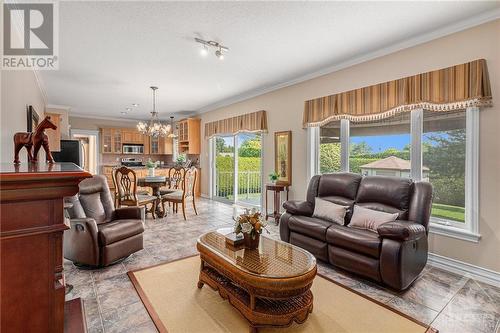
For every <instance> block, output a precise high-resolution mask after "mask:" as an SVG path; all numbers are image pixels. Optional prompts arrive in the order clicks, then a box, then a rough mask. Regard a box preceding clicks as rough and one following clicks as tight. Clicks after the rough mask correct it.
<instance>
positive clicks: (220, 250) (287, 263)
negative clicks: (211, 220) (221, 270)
mask: <svg viewBox="0 0 500 333" xmlns="http://www.w3.org/2000/svg"><path fill="white" fill-rule="evenodd" d="M198 243H200V244H201V245H203V246H205V247H206V248H208V249H210V250H211V251H212V252H213V253H214V254H216V255H218V256H220V257H222V258H223V259H225V260H227V261H229V262H230V263H231V264H233V265H235V266H236V267H238V268H239V269H241V270H243V271H245V272H247V273H250V274H253V275H258V276H262V277H267V278H287V277H295V276H300V275H303V274H306V273H307V272H309V271H311V270H312V269H313V268H314V267H315V266H316V259H315V258H314V256H313V255H312V254H310V253H309V252H307V251H305V250H303V249H301V248H299V247H297V246H293V245H291V244H288V243H285V242H282V241H278V240H274V239H271V238H268V237H266V236H263V235H261V236H260V244H259V248H258V249H255V250H248V249H245V248H244V247H237V248H235V247H232V246H230V245H227V244H226V239H225V236H224V235H222V234H220V233H218V232H216V231H214V232H209V233H207V234H204V235H202V236H201V237H200V238H199V239H198Z"/></svg>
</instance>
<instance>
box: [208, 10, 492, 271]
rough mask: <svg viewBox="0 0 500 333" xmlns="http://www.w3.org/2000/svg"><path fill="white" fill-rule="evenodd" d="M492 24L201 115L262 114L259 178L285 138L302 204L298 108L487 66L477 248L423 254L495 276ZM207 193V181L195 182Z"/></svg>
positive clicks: (442, 242) (460, 244)
mask: <svg viewBox="0 0 500 333" xmlns="http://www.w3.org/2000/svg"><path fill="white" fill-rule="evenodd" d="M499 37H500V20H496V21H494V22H490V23H487V24H484V25H481V26H478V27H475V28H472V29H468V30H465V31H462V32H459V33H456V34H453V35H450V36H447V37H443V38H440V39H437V40H434V41H431V42H428V43H425V44H422V45H419V46H415V47H412V48H409V49H406V50H403V51H399V52H396V53H393V54H390V55H387V56H383V57H380V58H378V59H375V60H371V61H368V62H365V63H362V64H359V65H356V66H352V67H350V68H346V69H344V70H341V71H338V72H335V73H331V74H328V75H325V76H322V77H319V78H316V79H312V80H309V81H306V82H303V83H300V84H296V85H293V86H290V87H287V88H283V89H280V90H276V91H274V92H271V93H267V94H264V95H261V96H257V97H255V98H251V99H249V100H246V101H243V102H240V103H236V104H233V105H230V106H227V107H223V108H220V109H218V110H215V111H212V112H208V113H205V114H203V115H201V118H202V128H204V124H205V123H206V122H208V121H213V120H217V119H222V118H227V117H230V116H233V115H238V114H243V113H248V112H254V111H258V110H266V111H267V112H268V124H269V134H267V135H265V136H264V140H265V145H264V174H265V175H267V174H268V173H269V172H271V171H272V170H273V169H274V161H273V158H274V157H273V156H274V152H273V144H272V143H273V133H274V132H276V131H282V130H292V132H293V144H292V145H293V153H292V158H293V160H292V163H293V187H292V191H291V197H292V198H297V199H302V198H304V196H305V189H306V186H307V184H306V142H307V140H306V131H305V130H303V129H302V124H301V123H302V112H303V109H304V101H305V100H308V99H312V98H315V97H320V96H325V95H330V94H333V93H338V92H342V91H346V90H351V89H355V88H360V87H364V86H367V85H371V84H376V83H380V82H384V81H389V80H394V79H398V78H401V77H405V76H409V75H414V74H418V73H422V72H427V71H430V70H434V69H439V68H444V67H448V66H452V65H456V64H460V63H464V62H468V61H471V60H474V59H479V58H485V59H486V60H487V64H488V69H489V74H490V80H491V84H492V90H493V98H494V100H495V101H496V103H495V106H494V107H492V108H487V109H484V110H482V111H481V116H480V168H479V169H480V170H479V172H480V174H479V189H480V193H479V200H480V205H479V219H480V233H481V234H482V239H481V241H480V242H479V243H478V244H475V243H471V242H467V241H461V240H458V239H453V238H449V237H444V236H438V235H431V236H430V248H431V251H432V252H434V253H436V254H439V255H443V256H446V257H450V258H454V259H457V260H461V261H465V262H468V263H471V264H474V265H477V266H481V267H484V268H488V269H491V270H495V271H497V272H500V260H499V259H498V257H499V254H500V222H499V216H500V191H499V190H500V173H499V172H498V167H499V166H500V146H499V141H498V133H499V132H500V106H499V105H500V102H499V99H500V52H499V51H500V43H498V40H499ZM207 147H208V145H207V141H206V140H204V141H203V145H202V155H201V167H202V168H204V169H205V170H208V167H209V165H208V154H207ZM201 189H202V193H204V194H208V177H203V178H202V184H201Z"/></svg>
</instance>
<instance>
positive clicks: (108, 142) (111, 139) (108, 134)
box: [101, 128, 122, 154]
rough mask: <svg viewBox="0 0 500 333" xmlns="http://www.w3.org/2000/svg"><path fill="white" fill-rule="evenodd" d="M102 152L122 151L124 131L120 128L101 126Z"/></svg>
mask: <svg viewBox="0 0 500 333" xmlns="http://www.w3.org/2000/svg"><path fill="white" fill-rule="evenodd" d="M101 153H103V154H121V153H122V131H121V129H119V128H101Z"/></svg>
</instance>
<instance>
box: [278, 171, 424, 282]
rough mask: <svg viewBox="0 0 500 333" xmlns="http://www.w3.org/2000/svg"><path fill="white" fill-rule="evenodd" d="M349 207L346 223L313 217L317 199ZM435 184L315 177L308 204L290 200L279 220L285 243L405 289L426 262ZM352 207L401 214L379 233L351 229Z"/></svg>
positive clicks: (336, 175)
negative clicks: (433, 185)
mask: <svg viewBox="0 0 500 333" xmlns="http://www.w3.org/2000/svg"><path fill="white" fill-rule="evenodd" d="M316 197H319V198H321V199H323V200H327V201H330V202H334V203H336V204H339V205H343V206H349V209H348V211H347V214H346V217H345V221H344V225H339V224H336V223H332V222H329V221H325V220H322V219H319V218H315V217H312V215H313V212H314V203H315V198H316ZM431 202H432V186H431V185H430V184H429V183H428V182H413V181H412V180H410V179H404V178H395V177H381V176H366V177H362V176H360V175H358V174H353V173H334V174H324V175H321V176H319V175H318V176H314V177H313V178H312V179H311V181H310V183H309V187H308V190H307V198H306V201H286V202H285V203H284V204H283V207H284V208H285V209H286V213H284V214H283V215H282V216H281V219H280V236H281V239H282V240H283V241H286V242H289V243H291V244H294V245H297V246H299V247H301V248H304V249H306V250H308V251H309V252H311V253H312V254H313V255H314V256H315V257H316V258H318V259H319V260H322V261H325V262H328V263H330V264H332V265H334V266H337V267H340V268H343V269H345V270H348V271H351V272H354V273H357V274H359V275H362V276H364V277H367V278H369V279H371V280H374V281H377V282H379V283H383V284H385V285H388V286H390V287H392V288H394V289H397V290H404V289H406V288H408V287H409V286H410V284H411V283H412V282H413V281H414V280H415V279H416V278H417V276H418V275H419V274H420V272H421V271H422V269H423V268H424V266H425V264H426V262H427V234H428V224H429V217H430V212H431ZM354 204H356V205H360V206H363V207H365V208H369V209H374V210H379V211H383V212H388V213H392V214H394V213H396V212H397V213H398V214H399V215H398V218H397V220H396V221H394V222H389V223H385V224H382V225H381V226H379V227H378V229H377V231H378V233H375V232H373V231H368V230H365V229H356V228H352V227H349V222H350V219H351V216H352V211H353V206H354Z"/></svg>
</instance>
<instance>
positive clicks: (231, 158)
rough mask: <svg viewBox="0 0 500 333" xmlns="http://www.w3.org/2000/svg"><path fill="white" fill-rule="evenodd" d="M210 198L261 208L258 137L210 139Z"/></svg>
mask: <svg viewBox="0 0 500 333" xmlns="http://www.w3.org/2000/svg"><path fill="white" fill-rule="evenodd" d="M212 140H214V142H213V145H212V151H213V156H212V163H213V166H212V167H213V173H212V179H213V185H212V191H213V192H212V198H214V199H215V200H218V201H222V202H227V203H237V204H243V205H244V206H255V207H260V206H261V198H262V135H261V134H260V133H258V134H256V133H239V134H237V135H232V136H217V137H215V138H213V139H212Z"/></svg>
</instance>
